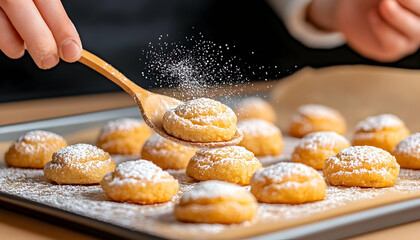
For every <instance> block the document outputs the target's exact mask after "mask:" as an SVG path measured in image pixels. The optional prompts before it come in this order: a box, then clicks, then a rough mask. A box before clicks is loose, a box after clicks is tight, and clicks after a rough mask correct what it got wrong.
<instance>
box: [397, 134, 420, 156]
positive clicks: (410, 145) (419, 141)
mask: <svg viewBox="0 0 420 240" xmlns="http://www.w3.org/2000/svg"><path fill="white" fill-rule="evenodd" d="M394 152H395V153H398V154H410V155H411V156H416V157H417V158H419V159H420V133H415V134H412V135H410V136H409V137H407V138H404V139H403V140H402V141H401V142H400V143H398V145H397V146H396V147H395V149H394Z"/></svg>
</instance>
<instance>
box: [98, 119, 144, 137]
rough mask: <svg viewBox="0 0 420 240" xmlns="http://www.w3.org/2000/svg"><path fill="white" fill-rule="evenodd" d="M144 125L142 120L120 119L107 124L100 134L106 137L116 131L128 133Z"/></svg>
mask: <svg viewBox="0 0 420 240" xmlns="http://www.w3.org/2000/svg"><path fill="white" fill-rule="evenodd" d="M144 124H145V123H144V122H143V121H142V120H139V119H134V118H120V119H116V120H113V121H109V122H107V123H106V124H105V125H104V126H103V127H102V130H101V134H104V135H107V134H110V133H113V132H117V131H130V130H132V129H134V128H137V127H140V126H142V125H144Z"/></svg>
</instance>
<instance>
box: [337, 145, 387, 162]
mask: <svg viewBox="0 0 420 240" xmlns="http://www.w3.org/2000/svg"><path fill="white" fill-rule="evenodd" d="M337 155H338V156H339V158H340V159H338V157H335V156H333V157H331V158H334V161H337V162H340V163H345V162H347V163H348V164H351V165H353V166H354V167H363V166H364V165H365V164H370V165H378V164H382V163H384V162H385V161H388V160H387V158H388V157H390V158H391V159H392V155H391V154H389V153H388V152H387V151H385V150H382V149H380V148H377V147H372V146H353V147H349V148H346V149H343V150H342V151H340V152H339V153H338V154H337ZM336 158H337V159H336Z"/></svg>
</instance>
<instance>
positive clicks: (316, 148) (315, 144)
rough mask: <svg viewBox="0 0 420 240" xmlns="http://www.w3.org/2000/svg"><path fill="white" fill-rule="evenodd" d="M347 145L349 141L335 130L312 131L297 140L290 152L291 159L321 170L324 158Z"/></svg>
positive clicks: (348, 145)
mask: <svg viewBox="0 0 420 240" xmlns="http://www.w3.org/2000/svg"><path fill="white" fill-rule="evenodd" d="M348 147H350V142H349V141H348V140H347V139H346V138H345V137H343V136H341V135H338V134H337V133H335V132H314V133H310V134H308V135H306V136H305V137H303V138H302V139H301V140H300V141H299V144H298V145H297V146H296V148H295V150H294V152H293V154H292V161H293V162H299V163H303V164H306V165H308V166H310V167H313V168H315V169H317V170H322V169H324V162H325V159H327V158H329V157H331V156H334V155H335V154H337V153H338V152H340V151H341V150H343V149H345V148H348Z"/></svg>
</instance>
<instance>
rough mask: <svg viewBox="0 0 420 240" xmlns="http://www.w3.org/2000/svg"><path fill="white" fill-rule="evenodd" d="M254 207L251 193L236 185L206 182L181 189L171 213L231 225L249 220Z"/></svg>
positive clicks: (253, 212)
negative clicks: (179, 196) (181, 191)
mask: <svg viewBox="0 0 420 240" xmlns="http://www.w3.org/2000/svg"><path fill="white" fill-rule="evenodd" d="M257 210H258V204H257V201H256V200H255V198H254V196H252V194H250V193H249V192H248V191H246V190H245V189H243V188H241V187H240V186H238V185H235V184H231V183H226V182H220V181H207V182H201V183H198V184H197V185H195V186H194V188H192V189H191V190H190V191H188V192H185V193H184V194H183V195H182V197H181V199H180V201H179V203H178V204H177V205H176V206H175V210H174V214H175V217H176V218H177V219H178V220H179V221H183V222H194V223H221V224H232V223H240V222H244V221H250V220H252V219H253V218H254V216H255V215H256V214H257Z"/></svg>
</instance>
